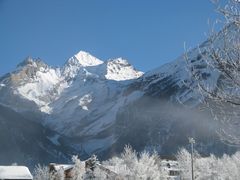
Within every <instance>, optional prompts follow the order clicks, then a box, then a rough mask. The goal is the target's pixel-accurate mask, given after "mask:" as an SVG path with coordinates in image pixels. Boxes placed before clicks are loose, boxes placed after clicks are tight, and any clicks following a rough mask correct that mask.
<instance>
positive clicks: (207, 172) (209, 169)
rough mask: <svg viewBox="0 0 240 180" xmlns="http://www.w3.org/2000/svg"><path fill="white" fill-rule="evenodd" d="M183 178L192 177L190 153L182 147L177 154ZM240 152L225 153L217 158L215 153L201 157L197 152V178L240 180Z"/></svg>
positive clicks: (196, 179) (195, 167) (195, 164)
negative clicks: (230, 154)
mask: <svg viewBox="0 0 240 180" xmlns="http://www.w3.org/2000/svg"><path fill="white" fill-rule="evenodd" d="M177 160H178V163H179V168H180V170H181V174H180V175H181V178H182V179H186V180H187V179H189V180H190V179H191V162H190V153H189V152H188V151H187V150H186V149H181V150H180V151H179V153H178V154H177ZM239 160H240V152H236V153H235V154H234V155H232V156H229V155H223V156H222V157H221V158H217V157H215V156H214V155H210V156H209V157H201V156H200V155H199V154H197V153H196V156H195V159H194V174H195V176H194V178H195V180H206V179H209V180H210V179H211V180H212V179H213V180H215V179H216V180H227V179H228V180H238V179H239V177H240V169H239V168H240V161H239Z"/></svg>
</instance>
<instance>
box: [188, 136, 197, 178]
mask: <svg viewBox="0 0 240 180" xmlns="http://www.w3.org/2000/svg"><path fill="white" fill-rule="evenodd" d="M188 140H189V143H190V144H191V167H192V180H194V172H193V155H194V154H193V150H194V149H193V145H194V144H195V140H194V139H193V138H189V139H188Z"/></svg>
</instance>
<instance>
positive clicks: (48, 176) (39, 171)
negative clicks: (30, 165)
mask: <svg viewBox="0 0 240 180" xmlns="http://www.w3.org/2000/svg"><path fill="white" fill-rule="evenodd" d="M54 178H55V173H51V172H49V168H48V167H47V166H41V165H40V164H38V165H37V166H36V167H35V169H34V171H33V179H34V180H54Z"/></svg>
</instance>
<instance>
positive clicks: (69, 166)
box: [50, 163, 74, 171]
mask: <svg viewBox="0 0 240 180" xmlns="http://www.w3.org/2000/svg"><path fill="white" fill-rule="evenodd" d="M50 166H53V167H54V169H55V170H56V171H59V170H60V169H63V170H64V171H66V170H69V169H72V168H73V167H74V165H73V164H55V163H50Z"/></svg>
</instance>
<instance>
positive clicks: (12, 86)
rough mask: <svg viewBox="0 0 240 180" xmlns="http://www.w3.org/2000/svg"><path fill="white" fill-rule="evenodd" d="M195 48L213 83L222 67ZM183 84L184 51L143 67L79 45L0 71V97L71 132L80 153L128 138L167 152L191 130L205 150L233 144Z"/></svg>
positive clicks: (111, 149)
mask: <svg viewBox="0 0 240 180" xmlns="http://www.w3.org/2000/svg"><path fill="white" fill-rule="evenodd" d="M216 44H217V45H221V34H220V35H219V37H218V38H217V39H216ZM208 46H209V42H208V41H206V42H204V43H203V44H201V45H200V46H199V48H200V50H201V51H202V52H203V51H204V49H205V48H206V47H208ZM199 48H195V49H192V50H191V51H189V52H188V57H189V62H190V63H191V66H194V70H196V71H199V72H198V73H200V74H201V76H202V78H203V80H204V82H205V83H206V84H209V85H211V86H209V87H210V89H212V90H214V88H215V87H216V84H217V83H218V80H219V78H220V76H219V72H217V71H214V70H213V69H211V68H209V67H208V66H207V65H206V63H205V59H204V58H206V57H203V56H202V53H199ZM188 83H194V82H193V81H192V79H191V77H190V74H189V67H188V64H187V63H186V61H185V58H184V57H183V56H180V57H179V58H178V59H176V60H175V61H173V62H170V63H168V64H166V65H164V66H161V67H159V68H157V69H155V70H152V71H149V72H147V73H145V74H143V72H140V71H138V70H136V69H135V68H134V67H133V66H132V65H130V64H129V63H128V62H127V60H124V59H122V58H117V59H111V60H107V61H101V60H99V59H98V58H96V57H94V56H92V55H91V54H89V53H87V52H83V51H80V52H79V53H77V54H76V55H74V56H73V57H71V58H70V59H69V60H68V61H66V63H65V64H64V65H63V67H61V68H54V67H50V66H48V65H47V64H45V63H44V62H42V61H41V60H39V59H32V58H27V59H26V60H24V61H23V62H22V63H20V64H19V65H18V67H17V69H16V70H15V71H13V72H11V73H8V74H6V75H4V76H2V77H1V78H0V85H1V86H0V94H1V96H0V103H1V104H2V105H3V106H6V107H10V108H11V109H13V110H15V111H17V113H21V114H22V115H23V116H24V117H25V118H28V119H30V120H34V121H35V122H37V123H39V124H41V125H44V126H45V127H47V128H50V129H51V130H53V131H54V132H57V133H58V134H59V135H60V136H61V135H62V136H64V137H68V138H69V139H68V140H69V141H70V142H69V143H68V145H69V146H70V147H71V148H72V149H74V150H77V151H78V152H80V153H81V154H85V155H89V154H92V153H97V154H101V155H103V156H105V157H106V156H108V155H111V153H116V152H120V151H121V150H122V148H123V146H124V145H125V144H131V145H132V146H133V147H134V148H135V149H137V150H139V151H141V150H144V149H147V150H153V149H156V150H158V152H159V153H160V154H164V155H170V154H171V153H173V152H176V150H177V149H178V148H179V147H180V146H186V145H187V144H188V142H187V138H188V137H189V136H194V137H196V139H197V140H198V142H199V143H198V144H197V148H198V149H199V151H200V152H202V153H209V152H211V153H223V152H231V151H233V150H234V149H233V148H232V149H231V148H229V147H227V146H226V145H224V144H223V143H222V142H221V141H220V140H219V139H218V137H217V135H216V130H217V128H218V124H217V123H216V122H215V121H213V120H212V119H211V117H210V116H209V113H208V112H207V111H205V112H199V111H197V110H196V109H195V107H198V106H201V100H202V96H200V95H199V94H198V93H197V92H196V91H193V90H192V89H190V88H189V87H188V85H187V84H188ZM193 87H194V86H193Z"/></svg>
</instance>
